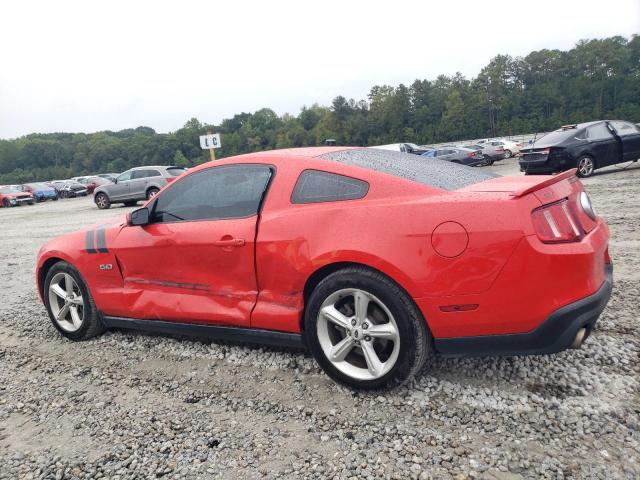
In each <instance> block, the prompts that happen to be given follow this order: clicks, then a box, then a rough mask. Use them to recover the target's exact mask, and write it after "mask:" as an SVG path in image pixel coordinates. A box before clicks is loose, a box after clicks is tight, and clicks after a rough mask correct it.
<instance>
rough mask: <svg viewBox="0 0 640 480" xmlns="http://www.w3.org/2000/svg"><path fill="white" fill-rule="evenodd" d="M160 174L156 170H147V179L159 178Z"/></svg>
mask: <svg viewBox="0 0 640 480" xmlns="http://www.w3.org/2000/svg"><path fill="white" fill-rule="evenodd" d="M161 176H162V174H161V173H160V172H159V171H158V170H147V177H161Z"/></svg>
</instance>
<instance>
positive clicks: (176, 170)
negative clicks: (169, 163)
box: [167, 167, 187, 177]
mask: <svg viewBox="0 0 640 480" xmlns="http://www.w3.org/2000/svg"><path fill="white" fill-rule="evenodd" d="M186 171H187V169H186V168H180V167H173V168H167V173H168V174H169V175H171V176H172V177H177V176H179V175H182V174H183V173H184V172H186Z"/></svg>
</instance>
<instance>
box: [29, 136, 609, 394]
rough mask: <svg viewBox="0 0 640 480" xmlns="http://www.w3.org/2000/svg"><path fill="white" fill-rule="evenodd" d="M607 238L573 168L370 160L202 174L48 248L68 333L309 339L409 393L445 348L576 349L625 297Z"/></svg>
mask: <svg viewBox="0 0 640 480" xmlns="http://www.w3.org/2000/svg"><path fill="white" fill-rule="evenodd" d="M608 239H609V232H608V228H607V226H606V224H605V223H604V222H603V220H602V219H601V218H599V217H597V216H596V214H595V213H594V211H593V208H592V206H591V203H590V201H589V197H588V196H587V194H586V193H585V192H584V190H583V187H582V184H581V182H580V181H579V180H578V179H577V178H576V177H575V175H574V171H568V172H564V173H562V174H560V175H556V176H538V177H531V176H526V177H525V176H521V177H520V176H519V177H497V176H494V175H493V174H490V173H485V172H482V171H481V170H479V169H473V168H468V167H464V166H461V165H455V164H451V163H449V162H443V161H439V160H434V159H425V158H423V157H418V156H415V155H408V154H404V153H400V152H392V151H385V150H374V149H365V148H337V147H331V148H329V147H327V148H306V149H293V150H281V151H277V150H276V151H271V152H262V153H257V154H249V155H243V156H239V157H234V158H228V159H225V160H222V161H217V162H215V163H207V164H204V165H201V166H199V167H197V168H193V169H191V170H189V172H188V173H186V174H185V175H183V176H182V177H180V178H179V179H178V180H176V181H175V182H173V183H171V184H169V185H168V186H167V187H165V188H164V189H163V190H162V191H161V192H160V193H159V194H158V195H157V196H156V197H155V198H153V199H151V200H150V201H149V202H148V203H147V204H146V205H145V206H144V207H142V208H139V209H137V210H134V211H133V212H131V213H130V214H129V215H128V216H127V218H123V219H116V220H113V221H111V222H109V223H106V224H99V225H95V226H93V227H90V228H88V229H84V230H82V231H79V232H76V233H72V234H69V235H65V236H62V237H59V238H57V239H54V240H52V241H50V242H49V243H47V244H46V245H45V246H44V247H43V248H42V249H41V251H40V253H39V258H38V265H37V283H38V291H39V293H40V295H41V298H42V300H43V302H44V304H45V305H46V307H47V311H48V313H49V316H50V317H51V319H52V321H53V324H54V325H55V327H56V328H57V329H58V330H59V331H60V333H62V334H63V335H64V336H66V337H67V338H70V339H72V340H84V339H88V338H90V337H93V336H94V335H97V334H99V333H100V332H102V331H103V330H105V329H108V328H134V329H145V330H154V331H161V332H167V333H175V334H200V335H211V336H214V337H218V338H225V339H231V340H236V341H239V340H244V341H250V342H251V341H252V342H263V343H268V344H277V345H286V346H291V345H307V346H308V348H309V349H310V350H311V352H312V353H313V355H314V356H315V358H316V360H317V361H318V363H319V364H320V365H321V366H322V368H323V369H324V370H325V371H326V372H327V374H329V375H330V376H331V377H332V378H334V379H335V380H337V381H339V382H342V383H345V384H348V385H351V386H354V387H358V388H380V387H384V386H392V385H397V384H400V383H403V382H405V381H407V380H408V379H410V378H411V376H412V375H413V374H414V373H415V372H417V371H418V370H419V369H420V368H421V367H422V365H423V364H424V362H425V360H426V359H427V357H428V356H429V353H430V352H432V351H436V352H439V353H440V354H442V355H453V356H461V355H521V354H543V353H554V352H559V351H561V350H564V349H566V348H569V347H577V346H579V345H580V344H581V343H582V341H583V340H584V339H585V338H586V337H587V336H588V335H589V333H590V332H591V330H592V328H593V327H594V324H595V322H596V320H597V318H598V316H599V315H600V313H601V312H602V310H603V309H604V307H605V305H606V303H607V301H608V300H609V296H610V294H611V287H612V265H611V260H610V258H609V255H608V248H607V245H608Z"/></svg>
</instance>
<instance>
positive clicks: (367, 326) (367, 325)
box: [362, 322, 369, 330]
mask: <svg viewBox="0 0 640 480" xmlns="http://www.w3.org/2000/svg"><path fill="white" fill-rule="evenodd" d="M362 328H364V329H365V330H366V329H367V328H369V324H368V323H367V322H364V323H363V324H362Z"/></svg>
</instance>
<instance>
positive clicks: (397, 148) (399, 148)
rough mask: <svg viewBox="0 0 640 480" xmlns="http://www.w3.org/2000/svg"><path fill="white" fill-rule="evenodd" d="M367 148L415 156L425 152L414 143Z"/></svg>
mask: <svg viewBox="0 0 640 480" xmlns="http://www.w3.org/2000/svg"><path fill="white" fill-rule="evenodd" d="M369 148H377V149H378V150H393V151H394V152H404V153H415V154H417V155H422V154H423V153H424V152H425V150H424V148H420V147H419V146H418V145H416V144H415V143H391V144H389V145H376V146H375V147H369Z"/></svg>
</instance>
